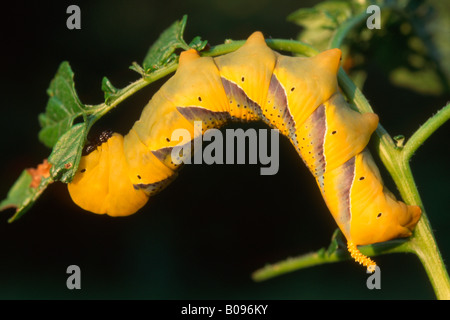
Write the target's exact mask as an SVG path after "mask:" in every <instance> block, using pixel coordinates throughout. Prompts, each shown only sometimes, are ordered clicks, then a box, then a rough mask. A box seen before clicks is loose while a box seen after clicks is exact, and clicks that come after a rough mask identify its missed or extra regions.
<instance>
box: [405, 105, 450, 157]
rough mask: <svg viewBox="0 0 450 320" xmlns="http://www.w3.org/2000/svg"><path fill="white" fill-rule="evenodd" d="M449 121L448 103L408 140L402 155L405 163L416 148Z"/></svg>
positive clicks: (449, 107) (449, 106) (449, 108)
mask: <svg viewBox="0 0 450 320" xmlns="http://www.w3.org/2000/svg"><path fill="white" fill-rule="evenodd" d="M449 119H450V103H448V104H447V105H446V106H445V107H443V108H442V109H441V110H439V111H438V112H437V113H436V114H435V115H434V116H433V117H431V118H430V119H428V120H427V122H425V123H424V124H423V125H422V126H421V127H420V128H419V129H418V130H417V131H416V132H415V133H414V134H413V135H412V136H411V138H409V140H408V142H407V143H406V145H405V147H404V148H403V153H404V157H405V159H404V160H405V161H408V160H409V159H411V157H412V155H413V154H414V152H416V150H417V148H418V147H420V146H421V145H422V144H423V143H424V142H425V140H426V139H428V138H429V137H430V136H431V134H432V133H433V132H434V131H436V130H437V129H438V128H439V127H440V126H442V125H443V124H444V123H445V122H446V121H448V120H449Z"/></svg>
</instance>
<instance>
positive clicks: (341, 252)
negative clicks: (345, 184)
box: [252, 239, 412, 282]
mask: <svg viewBox="0 0 450 320" xmlns="http://www.w3.org/2000/svg"><path fill="white" fill-rule="evenodd" d="M359 250H360V251H361V253H362V254H364V255H367V256H371V257H374V256H377V255H379V254H387V253H399V252H412V249H411V245H410V241H408V240H406V239H396V240H392V241H387V242H382V243H377V244H372V245H368V246H361V247H359ZM350 259H351V258H350V255H349V254H348V251H347V250H346V249H345V248H339V249H337V250H334V251H333V252H332V253H330V254H327V253H326V250H325V249H321V250H319V251H317V252H312V253H307V254H304V255H301V256H298V257H294V258H288V259H286V260H283V261H280V262H277V263H274V264H269V265H266V266H265V267H263V268H261V269H258V270H256V271H255V272H253V274H252V279H253V280H254V281H258V282H259V281H265V280H268V279H271V278H274V277H277V276H280V275H282V274H286V273H289V272H293V271H296V270H299V269H304V268H309V267H314V266H317V265H322V264H327V263H334V262H339V261H345V260H350Z"/></svg>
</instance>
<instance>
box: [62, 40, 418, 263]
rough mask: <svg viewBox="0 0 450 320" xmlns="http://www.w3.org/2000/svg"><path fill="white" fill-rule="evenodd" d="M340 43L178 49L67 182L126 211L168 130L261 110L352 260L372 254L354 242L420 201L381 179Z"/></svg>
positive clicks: (388, 228) (407, 223) (166, 161)
mask: <svg viewBox="0 0 450 320" xmlns="http://www.w3.org/2000/svg"><path fill="white" fill-rule="evenodd" d="M340 57H341V51H340V50H339V49H331V50H328V51H325V52H322V53H320V54H318V55H316V56H315V57H311V58H304V57H289V56H285V55H281V54H279V53H277V52H275V51H273V50H272V49H270V48H269V47H268V46H267V45H266V42H265V40H264V37H263V35H262V33H261V32H255V33H253V34H252V35H251V36H250V37H249V38H248V39H247V41H246V43H245V44H244V45H243V46H242V47H241V48H240V49H238V50H237V51H235V52H232V53H229V54H225V55H222V56H219V57H216V58H211V57H200V55H199V54H198V53H197V52H196V51H195V50H193V49H191V50H188V51H185V52H182V53H181V55H180V59H179V67H178V70H177V71H176V73H175V74H174V75H173V76H172V77H171V78H170V79H169V80H168V81H167V82H166V83H165V84H164V85H163V86H162V87H161V88H160V90H159V91H158V92H157V93H156V94H155V95H154V96H153V97H152V99H151V100H150V101H149V103H148V104H147V106H146V107H145V108H144V110H143V112H142V114H141V118H140V119H139V120H138V121H137V122H136V123H135V124H134V126H133V128H132V129H131V130H130V132H129V133H128V134H127V135H125V136H121V135H119V134H117V133H113V134H111V135H110V137H109V139H107V140H106V141H105V142H103V143H102V144H101V145H99V146H97V148H95V150H93V151H91V152H90V153H89V154H88V155H86V156H83V157H82V159H81V162H80V165H79V168H78V170H77V172H76V174H75V177H74V179H73V181H72V182H71V183H70V184H69V185H68V188H69V192H70V195H71V197H72V199H73V201H74V202H75V203H76V204H77V205H79V206H80V207H82V208H83V209H85V210H88V211H91V212H94V213H99V214H103V213H106V214H108V215H110V216H126V215H130V214H133V213H135V212H136V211H138V210H139V209H140V208H141V207H142V206H144V205H145V203H146V202H147V200H148V198H149V197H150V196H151V195H153V194H155V193H156V192H159V191H160V190H161V189H163V188H164V187H165V186H167V185H168V184H169V183H170V182H171V181H172V180H173V179H174V177H175V176H176V173H177V171H178V169H179V166H178V165H177V164H176V163H175V162H174V161H172V159H171V151H172V149H173V148H174V147H175V146H176V145H177V142H176V141H171V140H170V137H171V134H172V132H173V130H175V129H178V128H183V129H186V130H188V131H189V132H190V133H191V137H193V138H195V137H198V136H199V135H201V134H203V132H199V130H195V129H194V121H202V123H203V124H204V126H203V127H204V128H205V127H216V128H217V127H220V126H222V125H225V124H226V123H228V122H230V121H233V120H238V121H253V120H263V121H264V122H265V123H267V124H268V125H270V126H271V127H273V128H277V129H278V130H279V131H280V132H281V133H283V134H284V135H285V136H287V137H288V138H289V140H290V141H291V142H292V144H293V145H294V147H295V148H296V150H297V152H298V153H299V155H300V156H301V158H302V159H303V161H304V163H305V164H306V165H307V166H308V168H309V170H310V171H311V173H312V174H313V175H314V177H315V179H316V181H317V185H318V186H319V189H320V191H321V194H322V196H323V198H324V200H325V203H326V205H327V206H328V208H329V210H330V212H331V214H332V215H333V218H334V219H335V221H336V223H337V225H338V226H339V228H340V229H341V231H342V233H343V234H344V236H345V237H346V239H347V241H348V248H349V251H350V253H351V255H352V257H354V258H355V260H357V261H358V262H359V263H361V264H363V265H364V266H366V267H368V269H369V270H374V266H375V263H374V262H373V261H372V260H371V259H370V258H368V257H366V256H364V255H362V254H361V253H360V252H359V251H358V249H357V247H356V246H357V245H365V244H372V243H376V242H382V241H387V240H390V239H394V238H398V237H408V236H410V235H411V233H412V230H413V229H414V227H415V225H416V223H417V222H418V220H419V218H420V215H421V209H420V208H419V207H418V206H414V205H406V204H405V203H403V202H401V201H397V200H396V199H395V197H394V196H393V195H392V193H391V192H389V191H388V190H387V189H386V188H385V187H384V185H383V181H382V179H381V176H380V173H379V170H378V168H377V166H376V165H375V163H374V160H373V159H372V156H371V154H370V152H369V151H368V150H367V148H366V146H367V144H368V142H369V139H370V136H371V135H372V133H373V132H374V131H375V129H376V127H377V125H378V116H377V115H375V114H373V113H365V114H360V113H359V112H356V111H354V110H352V109H351V108H349V106H348V104H347V102H346V101H345V99H344V97H343V96H342V94H341V93H340V92H339V89H338V84H337V71H338V68H339V62H340Z"/></svg>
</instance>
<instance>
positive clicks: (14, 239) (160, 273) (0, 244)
mask: <svg viewBox="0 0 450 320" xmlns="http://www.w3.org/2000/svg"><path fill="white" fill-rule="evenodd" d="M314 3H315V2H314V1H302V3H301V6H304V7H309V6H312V5H313V4H314ZM70 4H78V5H79V6H80V8H81V26H82V29H81V30H68V29H67V28H66V19H67V17H68V14H66V8H67V7H68V6H69V5H70ZM299 7H300V5H299V4H297V3H295V2H293V1H287V0H279V1H269V0H258V1H256V0H255V1H252V0H247V1H219V0H214V1H200V0H198V1H184V2H177V1H170V0H168V1H143V0H132V1H117V2H111V1H90V2H86V3H85V2H65V1H55V2H45V3H44V2H43V3H24V2H20V1H15V2H13V3H11V4H10V5H9V6H8V7H7V8H5V9H4V10H2V19H0V21H1V22H0V23H1V29H0V30H1V34H2V37H1V39H2V49H1V54H2V58H1V60H0V61H1V63H2V67H1V77H0V78H1V81H2V83H1V87H0V88H1V100H0V103H1V118H0V119H1V126H0V130H1V132H0V133H1V137H3V139H2V143H1V148H2V151H1V152H2V153H1V154H2V156H1V157H0V164H1V165H0V170H1V171H0V172H1V178H2V180H1V183H0V197H1V198H4V197H6V194H7V192H8V190H9V188H10V186H11V185H12V184H13V183H14V181H15V180H16V178H17V177H18V175H19V174H20V172H21V171H22V170H23V169H24V168H25V167H33V166H36V164H37V163H40V162H41V161H42V159H43V158H46V157H48V155H49V153H50V150H48V149H47V148H46V147H45V146H43V145H42V144H41V143H40V142H39V141H38V139H37V133H38V131H39V124H38V121H37V116H38V114H39V113H41V112H43V111H44V108H45V105H46V102H47V96H46V89H47V88H48V85H49V83H50V80H51V79H52V77H53V75H54V74H55V72H56V70H57V68H58V66H59V64H60V62H61V61H64V60H67V61H69V62H70V64H71V67H72V69H73V70H74V73H75V82H76V88H77V90H78V94H79V96H80V99H81V101H82V102H83V103H86V104H97V103H100V102H101V101H102V99H103V94H102V92H101V90H100V87H101V79H102V77H103V76H107V77H108V78H109V79H110V80H111V81H112V83H113V84H114V85H115V86H116V87H119V88H120V87H124V86H126V85H127V84H128V83H130V82H132V81H134V80H136V79H137V78H138V75H137V74H136V73H134V72H133V71H131V70H129V69H128V67H129V66H130V65H131V63H132V62H133V61H137V62H139V63H141V62H142V59H143V57H144V55H145V53H146V52H147V49H148V47H149V46H150V44H152V43H153V42H154V41H155V40H156V39H157V37H158V36H159V34H160V33H161V32H162V31H163V30H164V29H165V28H166V27H168V26H169V25H170V24H171V23H172V22H173V21H175V20H179V19H181V17H182V16H183V15H184V14H188V16H189V18H188V23H187V28H186V32H185V39H186V40H187V41H190V39H192V38H193V37H194V36H197V35H200V36H201V37H202V38H203V39H207V40H209V42H210V43H211V44H219V43H222V42H223V41H224V39H227V38H232V39H245V38H246V37H248V35H250V34H251V33H252V32H253V31H255V30H261V31H263V33H264V34H265V36H266V37H273V38H295V37H296V36H297V34H298V32H299V28H298V27H297V26H296V25H294V24H292V23H289V22H287V21H286V16H287V15H288V14H289V13H291V12H293V11H295V10H296V9H298V8H299ZM446 58H448V57H446ZM368 71H369V75H368V80H367V83H366V86H365V87H364V93H365V94H366V95H367V97H368V98H369V100H370V102H371V103H372V106H373V107H374V108H375V110H376V112H377V113H378V114H379V115H380V119H381V123H383V124H384V125H385V127H386V128H387V129H388V131H389V132H390V133H391V134H392V135H397V134H404V135H405V136H409V135H410V134H411V133H412V132H414V130H416V128H418V127H419V125H420V124H421V123H423V122H424V121H425V120H426V119H427V117H429V116H430V115H431V114H433V113H434V112H436V110H437V109H439V108H441V107H442V106H443V105H444V104H445V102H446V100H445V99H446V98H448V97H436V96H423V95H419V94H417V93H415V92H412V91H408V90H406V89H402V88H398V87H395V86H393V85H392V84H390V83H389V81H388V79H387V77H386V75H384V74H382V73H381V72H380V71H379V69H378V68H377V61H372V62H371V67H369V70H368ZM162 83H163V81H159V82H157V83H154V84H153V85H151V86H149V87H148V88H145V89H144V90H142V91H141V92H139V93H138V94H136V95H135V96H133V97H132V98H130V99H129V100H127V101H126V102H124V103H123V104H121V105H120V106H119V107H118V108H117V109H116V110H114V111H113V112H111V113H110V114H109V115H107V116H106V117H104V118H103V119H102V120H101V121H99V122H98V124H97V125H96V129H97V130H98V131H100V130H102V129H106V128H111V129H113V130H114V131H118V132H121V133H126V132H127V131H128V130H129V128H130V127H131V126H132V124H133V123H134V121H136V119H138V117H139V115H140V112H141V110H142V108H143V106H144V105H145V104H146V102H147V101H148V99H149V98H150V97H151V95H152V93H153V92H155V91H156V90H157V89H158V87H159V85H161V84H162ZM231 127H233V128H236V127H240V126H237V125H236V126H231ZM244 127H245V128H251V127H253V128H263V126H261V125H260V124H252V125H246V126H244ZM448 137H449V125H448V124H447V125H445V126H444V127H442V128H441V129H440V130H439V131H438V132H437V133H436V134H435V135H434V136H433V137H432V138H431V139H430V140H429V141H427V143H426V144H425V145H424V146H423V147H422V148H421V149H420V151H419V152H418V153H417V155H416V156H415V157H414V159H413V162H412V168H413V172H414V174H415V176H416V180H417V184H418V186H419V190H420V192H421V195H422V197H423V201H424V204H425V207H426V208H427V210H428V212H429V218H430V220H431V224H432V226H433V229H434V230H435V232H436V233H435V235H436V238H437V242H438V245H439V246H440V249H441V251H442V255H443V258H444V260H447V259H448V257H449V256H450V246H449V240H450V238H449V232H448V230H449V227H450V219H449V216H450V215H449V212H450V205H449V202H448V191H449V188H448V184H449V182H448V181H449V179H450V173H449V170H448V164H449V161H450V152H449V146H450V143H449V142H448ZM259 169H260V166H259V165H213V166H207V165H203V166H202V165H196V166H187V167H186V168H184V169H183V170H182V171H181V172H180V175H179V177H178V178H177V179H176V180H175V181H174V182H173V183H172V184H171V185H170V186H169V187H168V188H167V189H166V190H165V191H164V192H163V193H161V194H159V195H157V196H155V197H153V198H152V199H150V201H149V203H148V204H147V205H146V206H145V207H144V208H143V209H142V210H141V211H140V212H139V213H137V214H135V215H132V216H130V217H127V218H110V217H107V216H98V215H94V214H90V213H86V212H84V211H83V210H82V209H80V208H78V207H77V206H76V205H75V204H74V203H73V202H72V201H71V199H70V197H69V194H68V192H67V188H66V186H64V185H63V184H61V183H55V184H53V185H51V186H50V187H49V188H48V190H47V191H46V192H45V193H44V195H43V196H42V197H41V198H40V199H39V201H38V202H37V203H36V204H35V206H34V207H33V208H32V209H31V210H30V211H29V212H28V213H26V215H24V216H23V217H22V218H21V219H20V220H19V221H17V222H15V223H13V224H8V223H7V219H8V218H9V216H10V215H11V214H12V213H13V211H12V210H8V211H6V212H3V213H2V214H1V218H0V298H2V299H72V298H73V299H80V298H87V299H392V298H397V299H422V298H424V299H431V298H434V293H433V291H432V288H431V286H430V284H429V282H428V280H427V276H426V274H425V272H424V270H423V268H422V266H421V264H420V262H419V261H418V259H417V258H416V257H415V256H413V255H406V254H404V255H403V254H396V255H389V256H381V257H377V258H376V261H377V262H378V264H379V265H380V266H381V271H382V274H381V280H382V288H381V290H372V291H371V290H368V289H367V287H366V279H367V275H366V273H365V270H364V269H363V268H361V267H360V266H358V265H357V264H355V263H354V262H352V261H348V262H342V263H338V264H330V265H324V266H319V267H315V268H311V269H305V270H302V271H297V272H294V273H292V274H287V275H284V276H280V277H278V278H275V279H272V280H269V281H267V282H263V283H254V282H253V281H252V280H251V278H250V274H251V272H253V271H254V270H256V269H258V268H260V267H262V266H264V265H265V264H266V263H273V262H276V261H279V260H283V259H285V258H287V257H289V256H296V255H300V254H303V253H307V252H309V251H314V250H317V249H319V248H321V247H325V246H327V245H328V244H329V240H330V237H331V235H332V233H333V231H334V230H335V228H336V226H335V223H334V221H333V219H332V217H331V215H330V214H329V212H328V210H327V209H326V207H325V204H324V203H323V200H322V198H321V196H320V193H319V190H318V189H317V188H316V186H315V182H314V180H313V178H312V176H311V175H310V173H309V172H308V171H307V169H306V167H305V166H304V165H303V163H302V162H301V160H300V159H299V158H298V156H297V154H296V153H295V151H294V149H293V148H292V147H291V146H290V144H289V142H288V141H287V140H286V139H284V138H283V139H280V169H279V172H278V174H276V175H274V176H260V175H259ZM384 176H385V177H387V176H386V175H384ZM386 180H387V183H389V179H388V178H386ZM391 189H392V188H391ZM71 264H76V265H78V266H80V268H81V274H82V278H81V279H82V289H81V290H74V291H70V290H68V289H67V288H66V279H67V276H68V275H67V274H66V268H67V266H69V265H71Z"/></svg>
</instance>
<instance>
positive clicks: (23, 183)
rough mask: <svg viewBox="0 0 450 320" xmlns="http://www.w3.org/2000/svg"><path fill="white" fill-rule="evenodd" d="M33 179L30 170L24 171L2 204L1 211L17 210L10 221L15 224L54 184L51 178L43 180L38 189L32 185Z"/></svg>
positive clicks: (0, 204)
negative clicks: (51, 184)
mask: <svg viewBox="0 0 450 320" xmlns="http://www.w3.org/2000/svg"><path fill="white" fill-rule="evenodd" d="M32 181H33V177H32V175H31V173H30V171H29V170H23V171H22V174H21V175H20V176H19V178H18V179H17V180H16V182H15V183H14V185H13V186H12V187H11V189H10V190H9V192H8V195H7V197H6V199H4V200H3V201H2V202H0V211H3V210H6V209H9V208H16V212H15V214H14V215H13V216H12V217H11V218H10V219H9V220H8V222H13V221H15V220H17V219H19V218H20V217H21V216H22V215H23V214H24V213H25V212H27V210H28V209H30V208H31V206H32V205H33V203H34V202H35V201H36V199H37V198H38V197H39V196H40V195H41V194H42V192H43V191H44V190H45V189H46V188H47V186H48V185H49V184H50V183H51V182H52V179H51V178H50V177H48V178H42V179H41V182H40V184H39V185H38V186H37V187H33V186H32V185H31V183H32Z"/></svg>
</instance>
